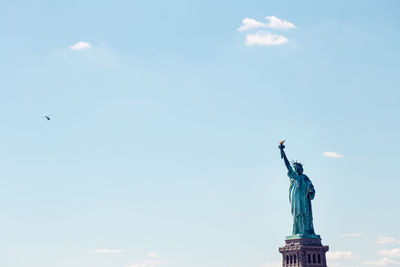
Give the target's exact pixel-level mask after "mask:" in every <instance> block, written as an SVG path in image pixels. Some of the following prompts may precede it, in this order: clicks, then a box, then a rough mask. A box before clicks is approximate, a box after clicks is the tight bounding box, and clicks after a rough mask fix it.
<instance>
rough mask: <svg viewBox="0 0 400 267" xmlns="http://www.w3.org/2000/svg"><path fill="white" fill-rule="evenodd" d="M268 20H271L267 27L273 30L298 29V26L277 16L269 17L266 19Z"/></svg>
mask: <svg viewBox="0 0 400 267" xmlns="http://www.w3.org/2000/svg"><path fill="white" fill-rule="evenodd" d="M265 18H266V19H267V20H269V22H268V24H267V27H268V28H272V29H282V30H288V29H294V28H296V25H294V24H293V23H291V22H289V21H287V20H282V19H280V18H277V17H275V16H269V17H265Z"/></svg>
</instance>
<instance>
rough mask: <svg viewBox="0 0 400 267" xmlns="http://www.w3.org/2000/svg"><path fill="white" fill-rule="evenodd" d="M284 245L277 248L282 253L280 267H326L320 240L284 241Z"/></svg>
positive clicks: (323, 248) (299, 239)
mask: <svg viewBox="0 0 400 267" xmlns="http://www.w3.org/2000/svg"><path fill="white" fill-rule="evenodd" d="M285 241H286V245H285V246H284V247H280V248H279V252H280V253H282V267H295V266H302V267H305V266H307V267H326V266H327V265H326V255H325V254H326V252H327V251H328V250H329V246H323V245H322V243H321V238H309V239H307V238H298V239H286V240H285Z"/></svg>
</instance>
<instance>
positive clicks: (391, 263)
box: [363, 258, 400, 267]
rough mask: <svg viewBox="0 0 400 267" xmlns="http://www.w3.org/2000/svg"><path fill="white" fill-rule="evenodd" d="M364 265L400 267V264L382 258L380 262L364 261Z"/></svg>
mask: <svg viewBox="0 0 400 267" xmlns="http://www.w3.org/2000/svg"><path fill="white" fill-rule="evenodd" d="M363 264H364V265H369V266H375V267H379V266H400V262H398V261H394V260H391V259H389V258H382V259H380V260H378V261H364V262H363Z"/></svg>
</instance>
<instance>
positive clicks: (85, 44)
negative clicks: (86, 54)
mask: <svg viewBox="0 0 400 267" xmlns="http://www.w3.org/2000/svg"><path fill="white" fill-rule="evenodd" d="M90 47H92V45H91V44H90V43H88V42H82V41H79V42H77V43H76V44H73V45H71V46H70V47H69V48H70V49H71V50H75V51H77V50H84V49H89V48H90Z"/></svg>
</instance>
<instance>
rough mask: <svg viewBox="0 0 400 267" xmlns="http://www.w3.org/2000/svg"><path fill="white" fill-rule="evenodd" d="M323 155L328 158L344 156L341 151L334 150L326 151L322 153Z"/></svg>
mask: <svg viewBox="0 0 400 267" xmlns="http://www.w3.org/2000/svg"><path fill="white" fill-rule="evenodd" d="M322 155H324V156H325V157H327V158H335V159H339V158H343V155H340V154H339V153H337V152H333V151H325V152H323V153H322Z"/></svg>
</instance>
